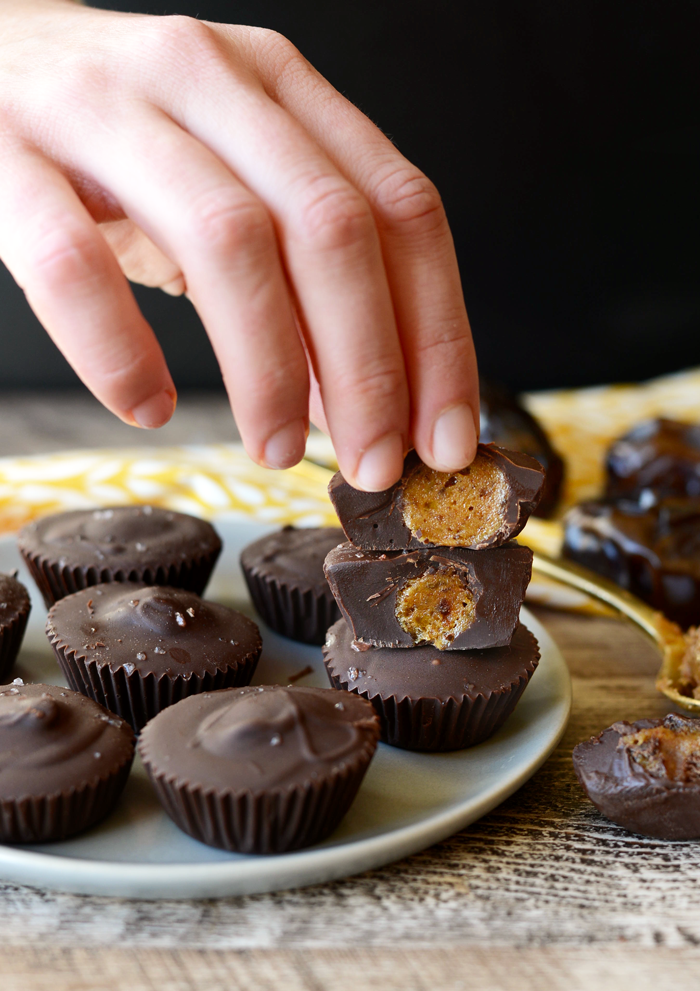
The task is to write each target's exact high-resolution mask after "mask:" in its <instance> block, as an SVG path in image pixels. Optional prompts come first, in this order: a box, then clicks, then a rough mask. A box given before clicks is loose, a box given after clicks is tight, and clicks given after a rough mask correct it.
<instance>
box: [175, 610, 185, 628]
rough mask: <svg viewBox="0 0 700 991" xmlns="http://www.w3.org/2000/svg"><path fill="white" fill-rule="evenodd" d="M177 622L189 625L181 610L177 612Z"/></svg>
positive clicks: (180, 624)
mask: <svg viewBox="0 0 700 991" xmlns="http://www.w3.org/2000/svg"><path fill="white" fill-rule="evenodd" d="M175 622H176V623H177V625H178V626H187V620H186V619H185V617H184V616H183V615H182V613H181V612H176V613H175Z"/></svg>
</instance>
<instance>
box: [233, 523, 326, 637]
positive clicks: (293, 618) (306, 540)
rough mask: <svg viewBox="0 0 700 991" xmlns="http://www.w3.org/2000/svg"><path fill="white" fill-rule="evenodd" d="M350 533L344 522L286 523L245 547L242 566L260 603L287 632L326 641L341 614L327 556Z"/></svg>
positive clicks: (269, 622) (259, 607)
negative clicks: (325, 568)
mask: <svg viewBox="0 0 700 991" xmlns="http://www.w3.org/2000/svg"><path fill="white" fill-rule="evenodd" d="M344 537H345V535H344V534H343V531H342V530H341V529H340V527H320V528H319V527H313V528H309V529H299V530H297V529H296V528H295V527H292V526H286V527H284V528H283V529H282V530H278V531H276V532H275V533H270V534H268V535H267V536H266V537H262V538H261V539H260V540H256V541H255V542H254V543H252V544H249V545H248V546H247V547H244V548H243V550H242V551H241V568H242V569H243V574H244V576H245V580H246V584H247V585H248V590H249V592H250V596H251V598H252V600H253V603H254V604H255V608H256V609H257V611H258V613H259V614H260V616H261V617H262V619H263V620H264V622H265V623H267V625H268V626H269V627H270V628H271V629H273V630H276V631H277V632H278V633H281V634H282V635H283V636H286V637H291V639H292V640H300V641H302V643H315V644H321V643H323V641H324V638H325V636H326V630H327V629H328V627H329V626H330V625H331V624H332V623H335V622H336V620H337V619H339V617H340V611H339V609H338V607H337V606H336V604H335V599H334V598H333V596H332V594H331V590H330V589H329V587H328V583H327V581H326V579H325V577H324V574H323V561H324V558H325V556H326V554H327V553H328V551H329V550H331V548H332V547H335V546H336V545H337V544H339V543H341V541H342V540H344Z"/></svg>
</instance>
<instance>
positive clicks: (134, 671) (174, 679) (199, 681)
mask: <svg viewBox="0 0 700 991" xmlns="http://www.w3.org/2000/svg"><path fill="white" fill-rule="evenodd" d="M144 588H147V590H148V593H149V595H151V596H153V595H157V594H161V593H165V594H167V593H168V591H170V593H171V594H172V596H173V597H178V596H182V594H183V593H182V590H179V589H169V590H168V589H165V588H164V589H160V588H159V587H157V586H156V587H152V586H143V585H135V584H132V583H129V584H128V585H123V586H122V587H120V588H117V587H115V586H112V585H110V584H107V585H101V586H96V587H95V593H96V594H95V597H94V600H93V599H92V598H90V599H89V602H87V600H88V598H89V596H90V595H91V593H92V589H91V590H90V591H89V592H88V591H86V590H82V591H80V592H77V593H75V594H74V596H71V597H65V598H64V599H62V600H60V601H59V602H58V603H56V604H55V605H54V606H53V607H52V609H51V610H50V612H49V615H48V617H47V621H46V635H47V637H48V640H49V643H50V644H51V646H52V648H53V651H54V654H55V655H56V660H57V661H58V664H59V667H60V668H61V671H62V672H63V674H64V676H65V678H66V680H67V681H68V684H69V685H70V687H71V688H72V689H73V690H74V691H76V692H81V694H83V695H86V696H87V697H88V698H91V699H94V700H95V701H96V702H99V703H100V704H101V705H104V706H105V707H106V708H107V709H109V710H110V711H111V712H114V713H116V714H117V715H119V716H121V717H122V719H125V720H126V721H127V722H128V723H130V724H131V726H132V727H133V728H134V729H135V730H136V732H139V731H140V730H141V728H142V727H143V726H145V724H146V723H147V722H148V720H149V719H152V718H153V717H154V716H155V715H157V713H159V712H160V711H161V710H162V709H165V708H167V707H168V706H170V705H174V704H175V703H176V702H179V701H180V700H181V699H184V698H187V697H188V696H189V695H198V694H200V693H202V692H209V691H216V690H217V689H219V688H236V687H241V686H244V685H248V684H249V682H250V680H251V678H252V677H253V674H254V673H255V669H256V667H257V663H258V660H259V658H260V654H261V652H262V640H261V638H260V633H259V630H258V628H257V626H256V625H255V624H254V623H253V622H252V620H250V619H248V618H247V617H245V616H242V615H241V614H240V613H237V612H236V611H235V610H231V609H226V608H225V607H223V606H220V605H218V604H216V603H206V605H208V606H209V607H210V608H213V609H215V610H216V611H217V612H218V613H223V614H224V617H225V618H224V621H223V622H222V625H221V627H220V628H217V629H216V634H217V635H218V634H219V633H223V634H226V635H228V636H230V635H231V629H230V628H229V620H228V616H229V615H230V616H231V617H232V618H233V620H234V621H235V622H236V623H237V624H239V625H241V624H242V626H243V633H244V636H245V637H246V641H243V646H242V647H239V650H240V653H239V655H238V656H233V655H232V654H231V652H230V650H224V651H221V652H217V648H216V643H214V644H212V643H211V642H210V641H201V640H199V639H198V638H196V637H195V639H192V640H191V641H188V640H187V639H186V638H185V639H183V640H182V641H178V643H179V645H180V647H181V646H182V644H183V643H188V645H189V643H190V642H191V647H190V650H191V652H192V657H191V659H190V660H188V661H186V662H185V663H183V664H180V665H179V667H178V668H173V665H172V661H171V660H170V659H169V656H170V655H169V654H168V652H167V650H164V651H163V652H161V655H160V656H161V657H162V664H161V663H160V661H158V662H156V661H154V660H153V658H155V657H156V656H157V654H158V652H157V651H155V650H154V647H155V646H157V645H158V644H159V643H160V642H161V641H162V642H163V643H164V644H165V647H166V648H167V647H168V646H169V644H170V642H171V639H172V635H171V634H168V635H165V636H164V638H160V637H158V635H157V633H155V632H154V631H153V630H149V629H147V628H143V629H139V628H138V627H135V628H131V629H130V628H128V627H124V629H123V630H122V627H121V626H119V628H116V626H115V625H114V623H113V622H110V621H109V620H108V621H106V622H105V620H104V619H103V618H102V616H100V614H99V612H98V610H99V609H100V608H101V603H100V600H99V599H98V596H99V595H100V594H102V596H103V597H104V598H106V599H107V601H108V602H109V599H110V598H112V599H114V598H115V597H117V598H119V597H124V598H126V597H128V596H130V595H133V596H135V597H136V596H138V595H139V591H140V590H143V589H144ZM122 589H123V592H122ZM100 590H101V591H100ZM141 598H142V599H144V596H141ZM191 598H194V597H193V596H192V597H191ZM93 601H94V602H95V603H98V605H94V606H93V605H92V603H93ZM137 601H138V600H137ZM197 601H198V602H201V601H202V600H199V599H197ZM86 605H87V608H88V610H89V609H90V607H91V606H92V610H93V616H94V619H93V621H94V622H96V624H99V625H98V626H97V630H96V634H95V637H96V638H100V637H104V638H105V639H104V642H102V641H97V642H95V643H92V644H89V643H88V644H85V643H84V639H85V635H84V634H83V635H82V636H81V627H80V620H79V618H78V617H79V616H81V615H82V613H83V610H84V609H85V607H86ZM183 609H184V607H183ZM63 613H68V616H65V615H63V616H59V614H63ZM233 632H234V634H235V635H237V636H240V632H239V631H238V630H237V629H234V630H233ZM119 634H121V635H122V638H123V641H119V640H117V636H118V635H119ZM212 636H214V634H213V633H212ZM184 637H185V633H184V631H183V638H184ZM215 639H216V638H215ZM241 640H243V637H241ZM138 651H144V652H145V653H144V657H146V658H148V660H147V661H144V662H139V661H138V658H137V657H136V656H135V655H136V654H137V652H138ZM188 653H189V652H188ZM107 655H108V656H107ZM132 658H133V660H132ZM140 664H142V665H143V666H142V667H140Z"/></svg>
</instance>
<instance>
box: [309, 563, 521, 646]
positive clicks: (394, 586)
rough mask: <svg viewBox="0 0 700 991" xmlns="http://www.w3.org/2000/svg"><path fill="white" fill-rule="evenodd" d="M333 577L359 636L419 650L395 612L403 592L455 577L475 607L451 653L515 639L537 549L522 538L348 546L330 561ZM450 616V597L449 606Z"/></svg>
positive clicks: (330, 579) (328, 574) (340, 601)
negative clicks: (472, 545) (490, 543)
mask: <svg viewBox="0 0 700 991" xmlns="http://www.w3.org/2000/svg"><path fill="white" fill-rule="evenodd" d="M325 570H326V577H327V578H328V582H329V584H330V586H331V589H332V591H333V594H334V595H335V597H336V600H337V602H338V604H339V606H340V608H341V610H342V612H343V615H344V617H345V619H346V621H347V623H348V625H349V626H350V628H351V629H352V633H353V637H354V639H355V640H356V641H357V642H359V643H363V644H371V645H373V646H376V647H413V646H415V643H416V640H414V638H413V636H412V635H411V634H410V633H409V632H406V630H405V629H403V628H402V626H401V624H400V622H399V620H398V619H397V616H396V610H397V596H400V593H401V590H402V589H404V588H405V587H406V585H407V583H409V582H412V581H414V580H415V579H416V578H418V577H419V576H422V575H426V574H428V575H429V574H437V575H441V574H448V575H449V574H456V575H457V576H458V577H459V580H460V582H462V583H463V584H464V586H465V589H466V591H467V593H468V596H469V598H470V599H471V602H472V604H473V609H474V619H473V622H472V623H471V625H470V626H469V627H468V628H467V629H465V630H464V631H463V632H461V633H458V635H457V636H455V638H454V640H452V642H451V643H449V644H448V645H447V648H446V649H448V650H473V649H476V648H483V647H502V646H505V645H506V644H509V643H510V640H511V637H512V635H513V631H514V629H515V627H516V625H517V623H518V615H519V612H520V606H521V605H522V602H523V599H524V598H525V591H526V589H527V586H528V583H529V581H530V576H531V573H532V551H531V550H530V549H529V548H528V547H520V546H519V545H518V544H516V543H511V544H506V545H505V546H503V547H496V548H493V549H492V550H487V551H468V550H463V549H462V548H457V547H454V548H453V547H442V548H436V549H434V550H432V549H427V548H426V549H424V550H420V551H389V552H383V551H359V550H357V548H355V547H353V545H352V544H342V545H341V546H340V547H336V548H335V549H334V550H332V551H331V552H330V553H329V555H328V557H327V558H326V565H325ZM443 612H444V613H445V619H446V621H447V622H449V620H450V615H449V602H447V603H445V605H444V606H443Z"/></svg>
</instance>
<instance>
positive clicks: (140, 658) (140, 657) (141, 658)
mask: <svg viewBox="0 0 700 991" xmlns="http://www.w3.org/2000/svg"><path fill="white" fill-rule="evenodd" d="M136 660H137V661H145V660H146V655H145V654H144V652H143V651H142V650H140V651H139V652H138V654H137V655H136Z"/></svg>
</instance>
